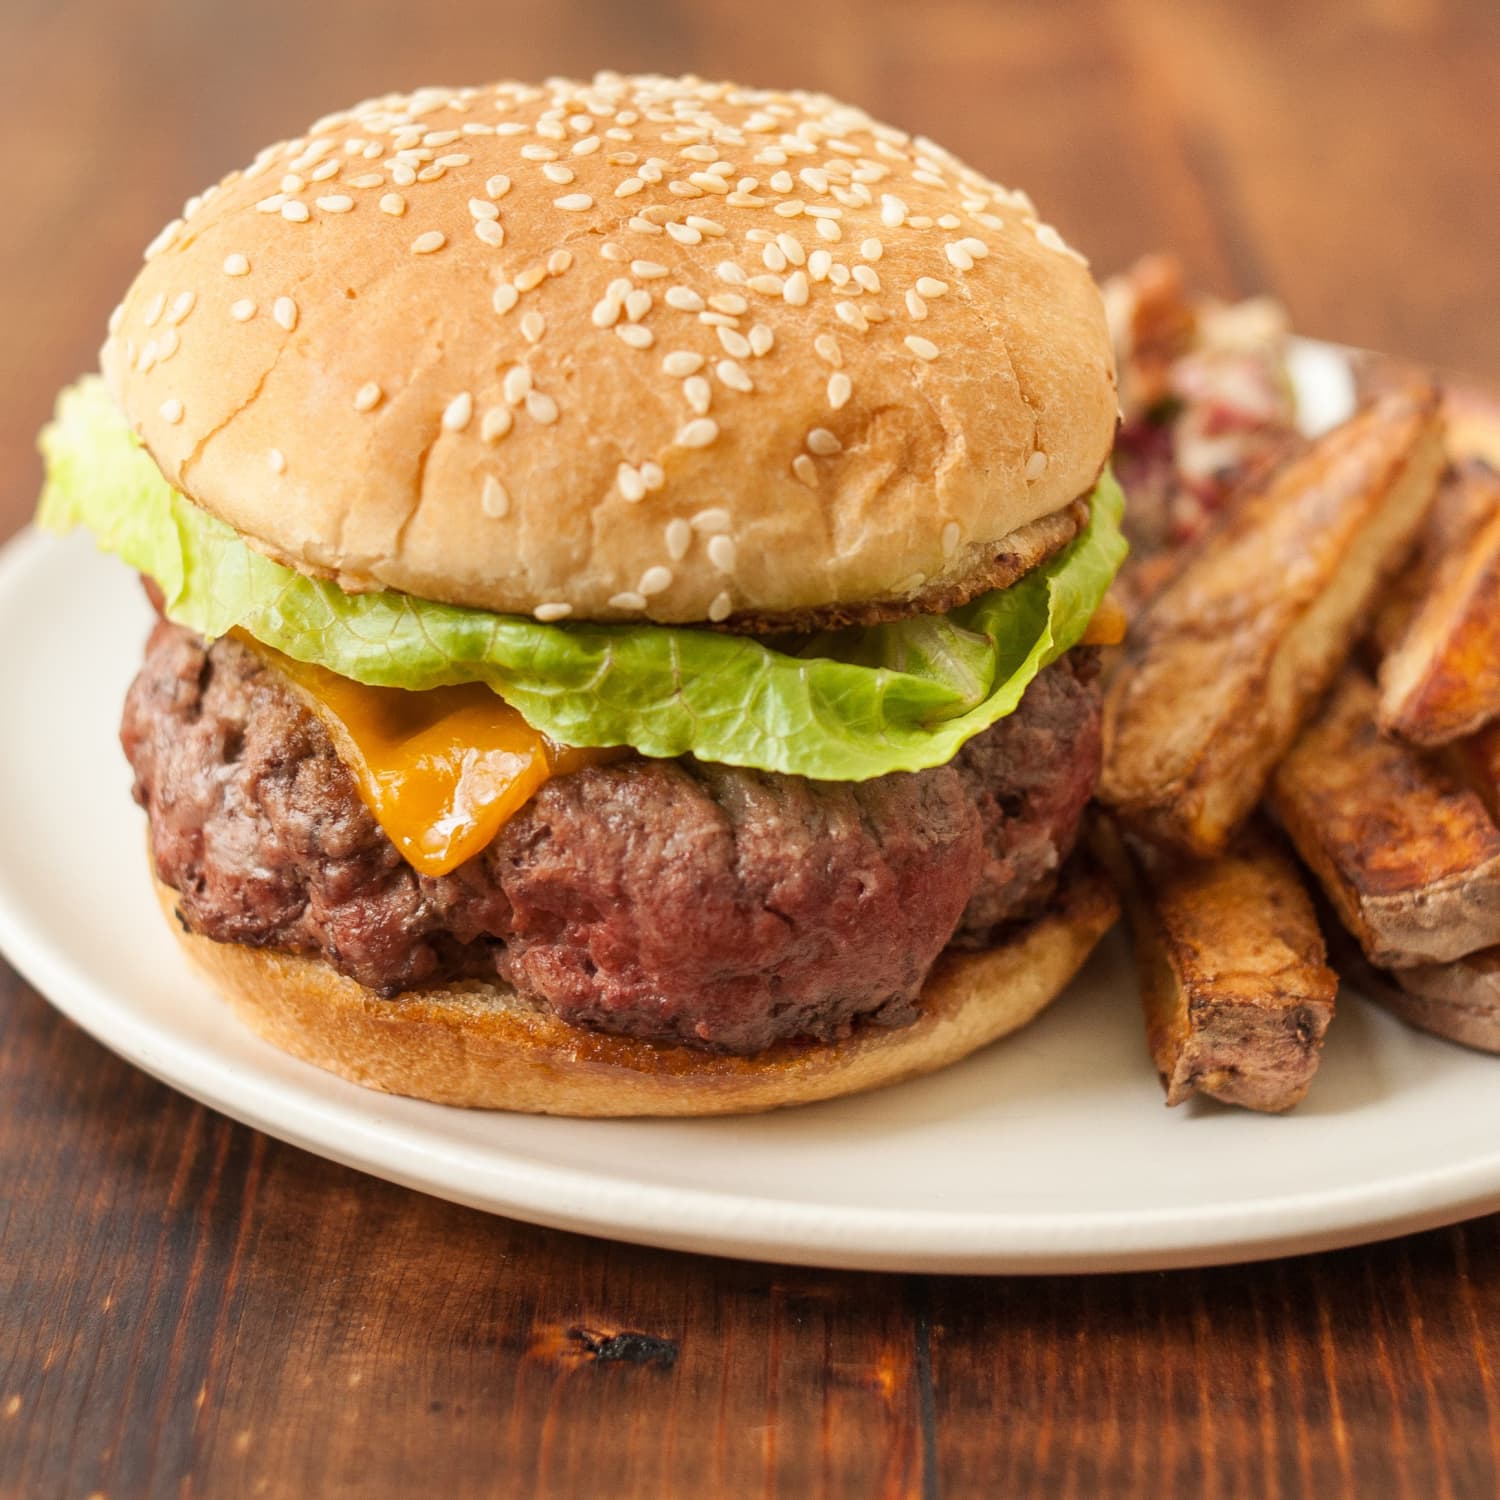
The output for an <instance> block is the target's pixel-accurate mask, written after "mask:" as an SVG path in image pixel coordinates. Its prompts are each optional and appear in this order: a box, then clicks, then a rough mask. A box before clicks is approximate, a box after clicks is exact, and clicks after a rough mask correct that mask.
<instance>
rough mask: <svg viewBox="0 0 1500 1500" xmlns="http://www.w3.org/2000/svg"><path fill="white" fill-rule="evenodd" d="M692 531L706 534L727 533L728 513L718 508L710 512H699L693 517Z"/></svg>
mask: <svg viewBox="0 0 1500 1500" xmlns="http://www.w3.org/2000/svg"><path fill="white" fill-rule="evenodd" d="M693 530H694V531H706V532H714V531H728V530H729V512H728V511H727V510H722V509H720V508H719V507H718V506H715V507H713V508H712V509H711V510H700V511H699V512H698V514H697V515H696V516H694V517H693Z"/></svg>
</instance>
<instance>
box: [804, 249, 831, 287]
mask: <svg viewBox="0 0 1500 1500" xmlns="http://www.w3.org/2000/svg"><path fill="white" fill-rule="evenodd" d="M832 269H833V256H832V255H831V254H830V253H829V252H828V251H827V250H814V251H813V253H812V254H811V255H809V256H808V257H807V274H808V275H809V276H811V277H812V279H813V280H814V281H826V280H827V279H828V273H829V271H831V270H832Z"/></svg>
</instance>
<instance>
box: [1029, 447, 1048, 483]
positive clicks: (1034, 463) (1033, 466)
mask: <svg viewBox="0 0 1500 1500" xmlns="http://www.w3.org/2000/svg"><path fill="white" fill-rule="evenodd" d="M1046 472H1047V455H1046V454H1045V453H1043V452H1042V451H1041V450H1040V449H1038V450H1037V451H1036V452H1035V453H1033V454H1032V455H1031V457H1030V458H1028V459H1027V460H1026V477H1027V478H1028V479H1040V478H1041V477H1042V475H1043V474H1045V473H1046Z"/></svg>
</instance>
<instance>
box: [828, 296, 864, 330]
mask: <svg viewBox="0 0 1500 1500" xmlns="http://www.w3.org/2000/svg"><path fill="white" fill-rule="evenodd" d="M833 310H834V312H835V313H837V314H838V316H839V319H840V320H841V321H842V322H845V323H847V324H848V325H849V326H850V327H851V328H854V329H857V330H858V331H859V332H860V333H864V332H865V331H866V330H868V328H869V326H870V324H869V321H868V320H867V319H866V317H865V315H864V314H863V313H862V312H861V311H860V310H859V309H858V308H857V307H856V306H855V305H854V304H853V303H852V302H839V303H836V304H835V305H834V309H833Z"/></svg>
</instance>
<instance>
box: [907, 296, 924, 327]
mask: <svg viewBox="0 0 1500 1500" xmlns="http://www.w3.org/2000/svg"><path fill="white" fill-rule="evenodd" d="M906 310H907V312H909V313H910V314H911V315H912V317H914V318H915V319H916V320H917V322H919V323H920V322H921V321H922V319H923V318H925V317H926V316H927V304H926V303H925V302H924V301H923V300H922V299H921V298H920V297H919V296H917V294H916V293H915V292H907V294H906Z"/></svg>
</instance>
